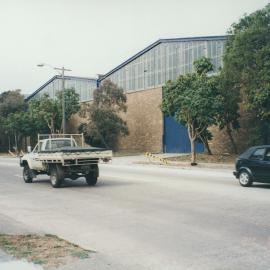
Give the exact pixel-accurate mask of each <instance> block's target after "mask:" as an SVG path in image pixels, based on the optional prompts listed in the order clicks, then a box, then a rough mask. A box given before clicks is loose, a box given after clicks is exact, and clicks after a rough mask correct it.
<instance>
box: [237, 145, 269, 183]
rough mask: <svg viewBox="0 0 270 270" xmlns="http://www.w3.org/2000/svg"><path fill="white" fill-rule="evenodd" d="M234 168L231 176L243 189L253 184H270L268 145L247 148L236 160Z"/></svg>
mask: <svg viewBox="0 0 270 270" xmlns="http://www.w3.org/2000/svg"><path fill="white" fill-rule="evenodd" d="M235 168H236V170H235V171H234V172H233V174H234V175H235V177H236V178H237V179H239V183H240V185H241V186H243V187H248V186H251V185H252V183H253V182H260V183H270V145H261V146H254V147H251V148H249V149H248V150H246V151H245V152H244V153H243V154H242V155H240V156H239V158H238V159H237V160H236V163H235Z"/></svg>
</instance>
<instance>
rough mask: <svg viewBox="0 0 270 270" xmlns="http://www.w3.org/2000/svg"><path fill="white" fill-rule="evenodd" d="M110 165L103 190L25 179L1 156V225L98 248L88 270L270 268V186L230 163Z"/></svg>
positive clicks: (104, 171) (87, 264)
mask: <svg viewBox="0 0 270 270" xmlns="http://www.w3.org/2000/svg"><path fill="white" fill-rule="evenodd" d="M100 168H101V176H100V179H99V182H98V184H97V186H96V187H88V186H87V185H86V184H85V182H84V180H83V179H82V180H81V181H75V182H72V181H67V182H66V184H65V187H64V188H60V189H53V188H52V187H51V186H50V183H49V178H48V177H47V176H40V177H39V178H38V180H37V181H35V182H34V183H33V184H25V183H24V182H23V180H22V177H21V172H22V169H21V168H20V167H19V165H18V163H17V161H15V160H13V159H4V158H1V159H0V185H1V186H0V230H1V232H2V233H3V232H11V231H15V232H18V231H20V228H21V229H22V231H32V232H46V233H52V234H57V235H58V236H60V237H63V238H65V239H67V240H69V241H72V242H74V243H77V244H79V245H81V246H82V247H85V248H87V249H91V250H95V251H97V253H96V255H95V256H93V258H92V260H91V259H90V260H87V261H85V265H84V267H85V269H98V270H101V269H113V270H117V269H125V270H129V269H131V270H135V269H136V270H138V269H140V270H144V269H151V270H152V269H155V270H159V269H160V270H166V269H168V270H181V269H185V270H187V269H188V270H212V269H213V270H214V269H215V270H225V269H235V270H241V269H245V270H246V269H256V270H259V269H262V270H265V269H269V264H270V258H269V250H270V227H269V224H270V211H269V205H270V188H269V187H270V186H267V185H255V186H254V187H252V188H242V187H240V186H239V185H238V183H237V181H236V180H235V179H234V177H233V176H232V173H231V171H230V170H225V169H224V170H217V169H210V170H207V169H197V168H193V169H175V168H160V167H158V166H140V165H131V164H124V163H117V162H115V164H110V165H101V166H100ZM68 267H69V268H68ZM72 267H73V266H66V268H65V269H72ZM81 269H83V268H81Z"/></svg>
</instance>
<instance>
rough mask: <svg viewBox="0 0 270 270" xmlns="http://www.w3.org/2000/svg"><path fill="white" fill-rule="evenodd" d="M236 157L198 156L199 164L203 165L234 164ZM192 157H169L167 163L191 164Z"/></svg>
mask: <svg viewBox="0 0 270 270" xmlns="http://www.w3.org/2000/svg"><path fill="white" fill-rule="evenodd" d="M236 157H237V156H236V155H229V154H228V155H225V154H224V155H207V154H197V162H198V163H200V162H203V163H228V164H229V163H234V162H235V159H236ZM190 159H191V156H190V155H183V156H177V157H168V158H166V160H167V161H176V162H177V161H178V162H190Z"/></svg>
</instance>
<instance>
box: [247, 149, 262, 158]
mask: <svg viewBox="0 0 270 270" xmlns="http://www.w3.org/2000/svg"><path fill="white" fill-rule="evenodd" d="M264 153H265V148H259V149H257V150H255V151H254V152H253V154H252V155H251V156H250V159H252V160H263V158H264Z"/></svg>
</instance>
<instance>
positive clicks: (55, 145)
mask: <svg viewBox="0 0 270 270" xmlns="http://www.w3.org/2000/svg"><path fill="white" fill-rule="evenodd" d="M75 146H76V143H75V141H73V140H49V141H47V144H46V147H45V150H51V149H59V148H64V147H75Z"/></svg>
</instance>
